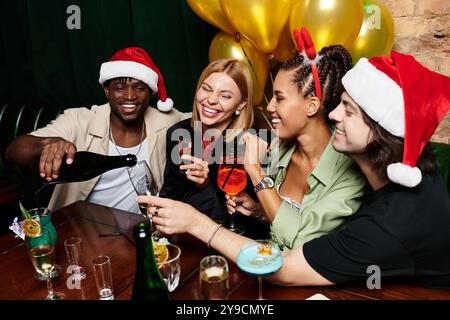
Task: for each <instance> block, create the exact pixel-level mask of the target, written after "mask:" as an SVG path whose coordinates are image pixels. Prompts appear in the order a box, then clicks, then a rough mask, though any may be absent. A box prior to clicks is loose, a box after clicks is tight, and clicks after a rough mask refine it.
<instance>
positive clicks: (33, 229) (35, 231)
mask: <svg viewBox="0 0 450 320" xmlns="http://www.w3.org/2000/svg"><path fill="white" fill-rule="evenodd" d="M23 232H24V233H25V235H26V236H27V237H29V238H35V237H37V236H38V235H39V234H40V233H41V225H40V224H39V222H38V221H36V220H26V221H25V223H24V224H23Z"/></svg>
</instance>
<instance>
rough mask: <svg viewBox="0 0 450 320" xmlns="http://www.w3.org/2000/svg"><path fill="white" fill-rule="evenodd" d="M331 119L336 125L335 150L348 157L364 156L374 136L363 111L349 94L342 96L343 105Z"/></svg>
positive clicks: (333, 112)
mask: <svg viewBox="0 0 450 320" xmlns="http://www.w3.org/2000/svg"><path fill="white" fill-rule="evenodd" d="M329 117H330V119H331V120H333V121H334V122H335V125H336V134H335V135H334V140H333V147H334V149H335V150H336V151H338V152H342V153H345V154H348V155H355V154H362V153H363V152H364V150H365V149H366V147H367V145H368V144H369V143H370V142H371V141H372V139H373V134H372V131H371V129H370V127H369V126H368V125H367V124H366V123H365V121H364V119H363V115H362V110H361V109H360V108H359V106H358V105H357V104H356V103H355V101H353V99H352V98H351V97H350V96H349V95H348V94H347V92H344V93H343V94H342V97H341V103H340V104H339V105H338V106H337V107H336V108H335V109H334V110H333V111H332V112H331V113H330V114H329Z"/></svg>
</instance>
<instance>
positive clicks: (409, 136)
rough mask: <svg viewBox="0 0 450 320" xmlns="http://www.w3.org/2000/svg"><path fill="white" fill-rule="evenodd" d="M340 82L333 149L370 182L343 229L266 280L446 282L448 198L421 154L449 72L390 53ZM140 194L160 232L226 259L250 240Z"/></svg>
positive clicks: (447, 99) (448, 105)
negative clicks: (187, 238)
mask: <svg viewBox="0 0 450 320" xmlns="http://www.w3.org/2000/svg"><path fill="white" fill-rule="evenodd" d="M342 83H343V85H344V88H345V90H346V91H345V92H344V93H343V95H342V101H341V103H340V104H339V105H338V106H337V107H336V108H335V109H334V110H333V111H332V112H331V113H330V118H331V119H332V120H334V121H335V123H336V131H337V132H336V134H335V136H334V140H333V147H334V148H335V149H336V150H337V151H340V152H342V153H345V154H347V155H348V156H350V157H351V158H352V159H353V160H354V161H355V163H356V164H358V165H359V167H360V168H361V171H362V172H363V173H364V174H365V176H366V178H367V181H368V184H369V186H370V188H369V190H367V193H366V195H365V196H364V199H363V203H362V206H361V208H360V209H359V210H358V211H357V212H356V213H355V214H354V215H352V216H351V217H349V220H348V221H347V222H346V223H345V224H344V225H343V227H342V228H340V229H339V230H337V231H335V232H333V233H330V234H328V235H324V236H322V237H320V238H316V239H314V240H311V241H310V242H307V243H305V244H304V245H303V246H301V247H298V248H296V249H293V250H291V251H289V252H287V253H286V254H285V255H284V261H283V266H282V268H281V270H280V271H278V272H277V273H275V274H274V275H273V276H271V277H269V278H268V279H269V281H271V282H273V283H276V284H280V285H285V286H298V285H332V284H342V283H346V282H350V281H355V280H356V281H362V282H363V283H370V284H373V282H370V279H371V278H373V277H372V276H374V277H377V276H379V277H381V278H378V279H385V278H388V277H399V278H402V279H403V280H406V281H408V282H413V283H417V284H421V285H425V286H433V287H445V288H450V254H449V252H450V232H449V230H450V201H449V197H448V193H447V190H446V187H445V184H444V182H443V179H442V177H441V175H440V173H439V170H438V169H437V167H436V163H435V161H434V160H432V159H431V157H430V154H429V151H428V150H426V145H427V143H428V141H429V139H430V138H431V136H432V134H433V132H434V131H435V129H436V127H437V126H438V124H439V122H440V121H442V119H443V118H444V117H445V115H446V114H447V112H448V111H449V110H450V78H448V77H445V76H443V75H439V74H437V73H435V72H432V71H430V70H428V69H426V68H425V67H423V66H422V65H420V64H419V63H418V62H417V61H416V60H415V59H414V58H413V57H412V56H409V55H404V54H400V53H398V52H392V53H391V55H390V56H387V57H377V58H372V59H370V60H367V59H361V60H360V61H359V62H358V63H357V64H356V66H355V67H354V68H353V69H351V70H350V71H348V72H347V74H346V75H345V76H344V77H343V79H342ZM139 200H140V201H144V200H145V202H147V203H149V204H151V205H152V206H156V207H159V209H158V211H159V214H158V215H157V216H154V218H153V221H154V223H155V224H156V225H157V228H158V229H159V230H160V231H162V232H163V233H166V234H173V233H183V232H187V233H190V234H192V235H193V236H195V237H197V238H199V239H201V240H202V241H204V242H205V243H207V244H208V245H209V246H211V247H213V248H214V249H215V250H217V251H218V252H220V253H221V254H223V255H225V256H226V257H227V258H228V259H230V260H233V261H236V257H237V255H238V252H239V249H240V248H241V247H242V246H243V245H244V244H246V243H247V242H248V241H249V239H248V238H246V237H243V236H240V235H237V234H234V233H233V232H230V231H229V230H226V229H224V228H221V226H220V225H218V224H217V223H215V222H214V221H212V220H211V219H209V218H208V217H206V216H205V215H203V214H201V213H200V212H198V211H197V210H195V209H194V208H192V207H190V206H188V205H186V204H183V203H180V202H175V201H173V200H170V199H163V198H156V197H152V196H148V197H145V196H144V197H140V199H139ZM154 210H155V209H154V208H150V212H154ZM181 213H183V217H182V219H181V218H180V214H181ZM374 271H375V272H376V271H379V272H378V274H374ZM368 280H369V281H368ZM375 283H379V282H375ZM382 285H383V283H381V286H382Z"/></svg>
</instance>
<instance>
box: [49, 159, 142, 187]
mask: <svg viewBox="0 0 450 320" xmlns="http://www.w3.org/2000/svg"><path fill="white" fill-rule="evenodd" d="M136 163H137V158H136V156H135V155H133V154H127V155H124V156H107V155H102V154H98V153H93V152H88V151H79V152H77V153H75V157H74V159H73V162H72V164H67V163H66V156H64V158H63V162H62V164H61V167H60V168H59V175H58V178H57V179H54V180H52V181H50V182H48V183H49V184H56V183H70V182H79V181H86V180H90V179H92V178H95V177H96V176H98V175H100V174H102V173H104V172H106V171H109V170H112V169H116V168H121V167H132V166H134V165H135V164H136Z"/></svg>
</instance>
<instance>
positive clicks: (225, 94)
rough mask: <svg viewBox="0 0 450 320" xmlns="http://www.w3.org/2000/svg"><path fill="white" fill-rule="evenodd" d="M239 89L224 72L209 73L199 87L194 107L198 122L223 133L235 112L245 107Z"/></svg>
mask: <svg viewBox="0 0 450 320" xmlns="http://www.w3.org/2000/svg"><path fill="white" fill-rule="evenodd" d="M242 100H243V99H242V95H241V92H240V90H239V87H238V86H237V84H236V83H235V82H234V80H233V79H232V78H231V77H230V76H229V75H227V74H226V73H224V72H214V73H211V74H210V75H209V76H208V77H207V78H206V79H205V80H204V81H203V82H202V83H201V84H200V86H199V88H198V90H197V94H196V96H195V107H196V109H197V111H198V114H199V116H200V121H201V122H202V123H203V124H204V125H205V126H206V127H207V128H216V129H219V130H221V131H223V130H224V129H225V128H226V127H227V126H228V125H229V124H230V122H231V121H232V119H233V117H234V113H235V111H236V110H241V109H242V108H243V107H244V106H245V100H244V101H242Z"/></svg>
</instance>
